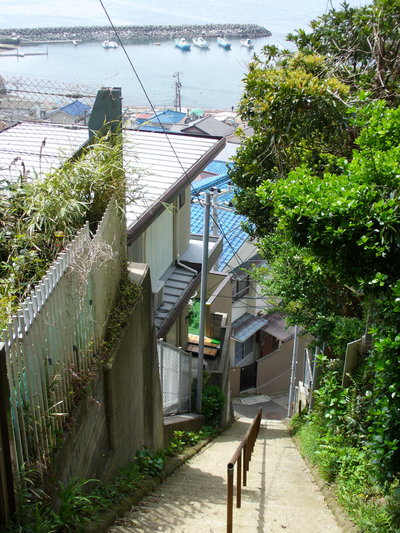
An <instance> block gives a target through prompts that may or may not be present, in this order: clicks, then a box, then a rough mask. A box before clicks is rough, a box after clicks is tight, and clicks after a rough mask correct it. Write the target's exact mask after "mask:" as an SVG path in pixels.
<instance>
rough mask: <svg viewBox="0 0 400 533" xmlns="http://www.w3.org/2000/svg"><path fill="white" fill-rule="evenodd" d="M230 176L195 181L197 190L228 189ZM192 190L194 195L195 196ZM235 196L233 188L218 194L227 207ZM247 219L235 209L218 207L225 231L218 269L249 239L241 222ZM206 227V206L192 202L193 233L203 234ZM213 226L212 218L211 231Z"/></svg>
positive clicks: (220, 269) (222, 229)
mask: <svg viewBox="0 0 400 533" xmlns="http://www.w3.org/2000/svg"><path fill="white" fill-rule="evenodd" d="M221 178H223V179H221ZM228 181H229V180H228V178H227V176H226V174H225V175H223V176H215V177H214V178H204V179H203V180H198V181H195V182H194V187H195V189H196V190H195V191H193V192H194V193H198V192H199V191H206V190H209V189H210V187H213V186H214V187H215V186H217V187H219V188H221V189H225V188H226V189H228ZM193 192H192V197H193V196H195V194H193ZM233 196H234V191H233V190H230V191H229V190H227V192H226V193H224V194H220V195H218V204H219V205H223V206H225V207H227V206H228V205H229V203H230V202H231V201H232V199H233ZM246 220H247V219H246V217H245V216H243V215H239V214H238V213H236V212H235V211H234V210H232V211H225V210H222V209H217V221H218V227H219V232H221V231H222V232H223V248H222V253H221V255H220V257H219V260H218V263H217V265H216V267H215V268H216V269H217V270H218V271H219V272H221V271H222V270H224V268H225V267H226V265H227V264H228V263H229V261H230V260H231V259H232V257H233V256H234V255H235V254H236V253H237V252H238V250H239V249H240V248H241V247H242V245H243V244H244V243H245V242H246V240H247V239H248V235H247V233H246V232H245V231H243V229H242V227H241V223H242V222H245V221H246ZM203 227H204V208H203V206H202V205H200V204H199V203H197V202H195V203H192V206H191V228H190V230H191V233H195V234H199V235H202V234H203ZM211 228H212V220H210V231H211Z"/></svg>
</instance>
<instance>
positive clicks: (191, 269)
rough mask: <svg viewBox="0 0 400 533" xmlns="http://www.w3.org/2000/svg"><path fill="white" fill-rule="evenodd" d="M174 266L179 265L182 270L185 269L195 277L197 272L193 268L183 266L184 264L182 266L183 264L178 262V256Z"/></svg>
mask: <svg viewBox="0 0 400 533" xmlns="http://www.w3.org/2000/svg"><path fill="white" fill-rule="evenodd" d="M176 264H177V265H179V266H180V267H182V268H185V269H186V270H188V271H189V272H192V273H193V274H195V275H196V276H197V274H198V272H197V270H196V269H195V268H192V267H190V266H187V265H185V264H183V263H181V262H180V261H179V254H178V259H177V260H176Z"/></svg>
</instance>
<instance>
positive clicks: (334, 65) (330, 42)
mask: <svg viewBox="0 0 400 533" xmlns="http://www.w3.org/2000/svg"><path fill="white" fill-rule="evenodd" d="M310 26H311V31H310V32H309V33H307V32H306V31H304V30H297V31H296V32H295V33H292V34H289V36H288V39H289V40H290V41H292V42H294V43H295V44H296V46H297V48H298V50H299V51H301V52H303V53H313V54H320V55H323V56H325V57H326V58H327V62H326V68H327V69H329V70H330V71H331V72H333V73H334V74H335V75H336V76H337V77H338V78H339V79H341V80H342V81H343V82H344V83H346V84H348V85H349V86H350V87H351V88H352V90H353V92H357V91H359V90H360V89H364V90H367V91H369V92H370V93H371V96H372V98H378V99H379V98H380V99H386V100H387V101H389V102H391V103H393V104H394V105H398V103H399V96H400V95H399V87H400V85H399V83H400V81H399V80H400V1H399V0H375V1H374V2H372V3H371V4H370V5H367V6H364V7H358V8H355V7H350V6H349V4H347V3H346V2H344V3H343V4H342V6H341V9H340V10H335V9H332V10H330V11H329V12H328V13H327V14H325V15H323V16H322V17H319V18H318V19H316V20H314V21H312V22H311V24H310Z"/></svg>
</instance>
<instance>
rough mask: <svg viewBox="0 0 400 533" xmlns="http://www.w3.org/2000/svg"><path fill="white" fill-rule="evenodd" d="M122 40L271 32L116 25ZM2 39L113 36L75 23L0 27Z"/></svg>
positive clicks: (265, 33)
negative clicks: (72, 24) (41, 26)
mask: <svg viewBox="0 0 400 533" xmlns="http://www.w3.org/2000/svg"><path fill="white" fill-rule="evenodd" d="M116 30H117V32H118V35H119V36H120V38H121V40H122V41H123V42H126V43H130V42H134V41H143V40H151V41H154V40H166V39H173V38H176V37H186V38H192V37H197V36H199V35H202V36H203V37H208V38H212V37H214V38H216V37H220V36H221V37H228V38H231V39H235V38H238V39H239V38H245V37H246V38H247V37H249V38H256V37H269V36H270V35H271V32H270V31H269V30H267V29H266V28H263V27H262V26H258V25H256V24H206V25H180V26H116ZM0 34H1V35H0V42H1V40H2V39H9V38H13V39H14V42H15V40H16V39H18V44H24V41H29V43H30V44H32V41H53V40H54V41H61V40H76V41H82V42H96V41H100V42H101V41H104V40H105V39H115V35H114V34H113V31H112V29H111V28H110V27H109V26H76V27H58V28H10V29H4V30H0Z"/></svg>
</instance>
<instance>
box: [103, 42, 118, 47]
mask: <svg viewBox="0 0 400 533" xmlns="http://www.w3.org/2000/svg"><path fill="white" fill-rule="evenodd" d="M103 48H106V49H108V48H118V44H117V43H116V42H115V41H103Z"/></svg>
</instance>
